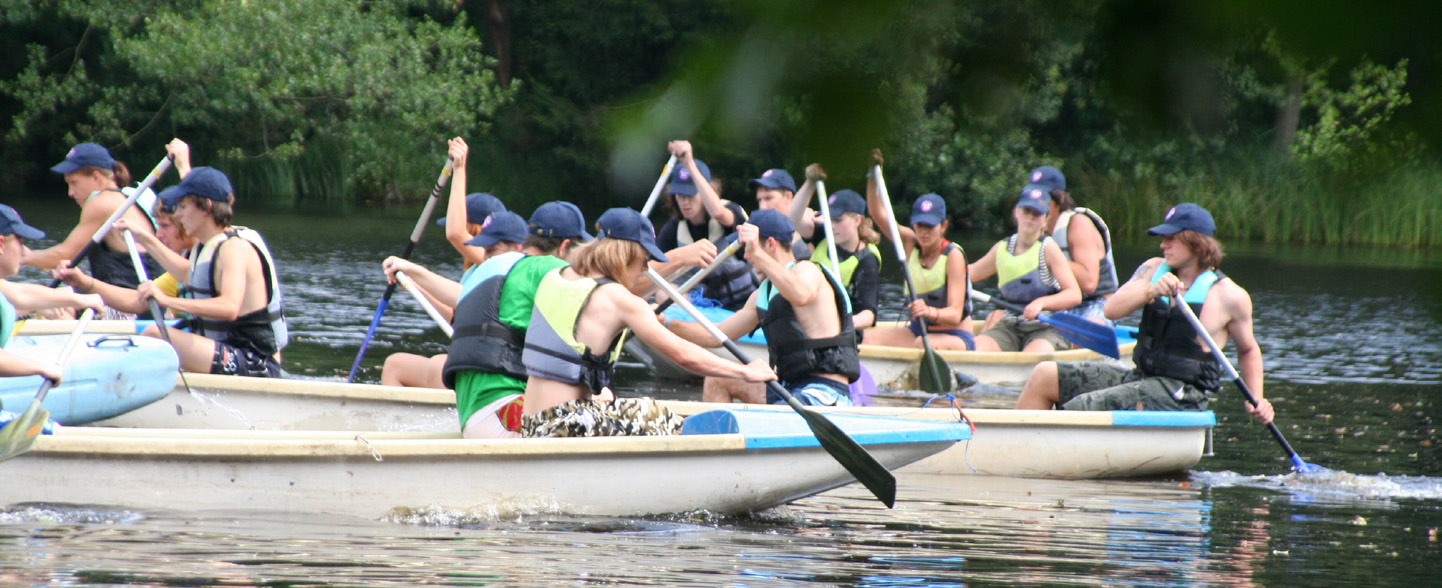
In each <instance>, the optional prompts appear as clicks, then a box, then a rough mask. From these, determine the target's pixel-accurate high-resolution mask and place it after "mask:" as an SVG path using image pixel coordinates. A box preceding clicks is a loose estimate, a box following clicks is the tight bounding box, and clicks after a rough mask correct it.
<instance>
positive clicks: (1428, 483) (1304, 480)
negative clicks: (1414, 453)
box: [1191, 469, 1442, 504]
mask: <svg viewBox="0 0 1442 588" xmlns="http://www.w3.org/2000/svg"><path fill="white" fill-rule="evenodd" d="M1191 476H1192V479H1193V480H1194V481H1196V482H1199V483H1200V484H1201V485H1204V486H1208V487H1212V488H1225V487H1250V488H1261V489H1266V490H1272V491H1276V492H1280V493H1284V494H1288V495H1291V496H1292V497H1294V498H1296V499H1300V500H1305V501H1308V502H1317V503H1324V504H1325V503H1338V504H1353V503H1356V502H1377V501H1382V502H1385V501H1392V500H1442V478H1435V477H1429V476H1389V475H1387V474H1380V473H1379V474H1375V475H1361V474H1353V473H1349V472H1344V471H1341V470H1328V469H1324V470H1323V471H1321V472H1317V473H1310V474H1298V473H1290V474H1283V475H1276V476H1247V475H1242V474H1238V473H1235V472H1231V471H1222V472H1192V473H1191Z"/></svg>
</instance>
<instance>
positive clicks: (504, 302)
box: [442, 201, 591, 439]
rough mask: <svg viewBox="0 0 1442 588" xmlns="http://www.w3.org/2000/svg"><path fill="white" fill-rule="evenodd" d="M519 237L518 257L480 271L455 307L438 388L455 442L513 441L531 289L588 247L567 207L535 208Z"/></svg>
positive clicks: (495, 259) (581, 222) (494, 261)
mask: <svg viewBox="0 0 1442 588" xmlns="http://www.w3.org/2000/svg"><path fill="white" fill-rule="evenodd" d="M527 232H528V234H527V235H526V237H525V242H524V246H523V247H522V249H521V250H520V251H519V252H517V253H516V254H510V253H507V254H502V255H496V256H490V257H488V258H487V259H486V261H485V263H482V264H481V268H482V270H481V271H483V272H484V273H486V274H488V275H489V277H486V278H484V280H483V281H482V282H481V283H480V284H479V285H478V286H477V287H476V288H475V289H473V290H471V291H470V292H469V293H467V294H465V295H464V296H462V297H461V301H460V303H459V304H457V305H456V312H455V321H454V325H455V334H454V335H453V337H452V338H451V346H450V350H449V353H448V354H447V356H446V361H445V365H444V369H443V372H442V380H443V383H444V384H445V386H446V387H447V388H450V389H452V390H455V391H456V412H457V413H459V415H460V419H461V435H462V436H463V437H466V438H468V439H474V438H504V437H519V436H520V425H521V422H520V421H521V407H522V402H521V399H522V398H523V395H524V394H525V392H526V380H527V378H528V375H527V374H526V367H525V365H524V364H523V363H522V362H521V356H522V353H523V352H524V345H525V341H526V329H527V328H529V327H530V324H531V312H532V310H533V309H534V308H535V305H536V304H535V301H536V289H537V287H538V286H539V285H540V282H541V278H542V277H543V276H545V275H546V274H547V273H549V272H550V271H551V270H553V269H556V268H560V267H565V266H566V265H567V263H568V260H569V259H570V256H571V255H572V254H573V253H575V250H576V249H577V247H578V246H579V245H581V244H583V243H586V242H588V241H590V240H591V235H590V233H587V232H586V220H585V217H584V216H583V215H582V214H581V210H580V209H579V208H576V205H574V204H571V203H569V202H560V201H554V202H547V203H545V204H542V205H541V206H539V207H537V208H536V211H535V212H534V213H532V214H531V219H530V221H529V223H528V229H527ZM484 235H486V231H484V230H483V231H481V236H484Z"/></svg>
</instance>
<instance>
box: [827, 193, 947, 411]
mask: <svg viewBox="0 0 1442 588" xmlns="http://www.w3.org/2000/svg"><path fill="white" fill-rule="evenodd" d="M816 197H817V199H819V200H820V201H821V230H822V231H823V232H824V234H825V235H826V253H827V257H828V259H829V260H830V261H831V275H833V276H836V279H837V280H838V281H839V280H841V262H840V259H841V258H840V257H839V256H837V255H836V229H835V228H834V227H832V226H831V203H830V202H829V201H828V199H827V197H826V181H825V180H816ZM929 344H930V343H929V342H928V345H929ZM859 365H860V366H861V375H860V376H858V377H857V378H856V381H855V382H852V383H851V385H849V386H847V389H848V390H849V391H850V392H851V403H852V404H855V405H857V406H871V397H872V396H875V395H876V378H874V377H872V376H871V370H869V369H867V368H866V364H864V363H863V364H859Z"/></svg>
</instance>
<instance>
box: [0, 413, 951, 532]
mask: <svg viewBox="0 0 1442 588" xmlns="http://www.w3.org/2000/svg"><path fill="white" fill-rule="evenodd" d="M833 422H835V423H836V424H837V426H839V427H840V428H841V429H842V430H844V431H846V432H847V433H848V434H849V435H850V436H851V437H852V438H853V439H855V440H856V441H857V442H858V443H860V444H862V445H863V446H865V447H866V448H867V451H869V452H870V453H871V454H872V455H873V456H875V457H876V459H877V460H878V461H879V462H880V463H881V464H882V465H884V466H885V467H887V468H888V469H895V468H898V467H901V466H904V465H907V464H909V463H912V462H915V461H917V460H920V459H923V458H925V457H928V456H930V455H933V454H935V453H937V452H939V451H942V450H944V449H946V448H948V447H950V446H952V445H953V444H955V443H956V442H957V441H961V440H964V439H967V438H968V437H969V436H970V432H969V431H968V429H967V428H966V427H964V426H961V425H958V424H956V423H935V422H925V421H920V420H913V419H895V418H885V417H874V416H863V415H838V416H837V417H835V418H833ZM0 467H4V468H7V469H8V470H9V471H11V472H12V473H15V472H24V473H25V475H24V483H23V484H19V483H16V484H5V485H4V487H3V488H0V504H13V503H17V502H32V501H43V502H47V503H54V502H64V503H85V504H109V505H118V506H124V507H133V508H164V509H181V510H212V509H223V510H234V509H245V510H250V509H262V510H281V511H291V512H306V513H312V512H325V513H338V514H346V515H353V516H363V517H371V518H376V517H382V516H385V515H386V514H388V513H392V512H395V510H396V509H425V508H441V509H447V510H454V509H475V508H484V509H486V510H487V511H488V512H495V511H497V510H500V511H503V512H510V511H517V510H519V511H522V512H527V511H532V512H533V511H537V510H540V511H544V512H561V513H569V514H581V515H605V516H635V515H650V514H662V513H677V512H690V511H698V510H705V511H710V512H713V513H720V514H735V513H742V512H751V511H756V510H762V509H766V508H770V507H774V506H777V505H781V504H785V503H787V502H790V501H792V500H797V499H800V498H804V497H806V496H811V495H813V494H816V493H819V492H824V491H826V490H829V489H832V488H836V487H838V486H843V485H845V484H848V483H851V482H852V481H854V478H853V477H852V476H851V474H850V473H848V472H847V471H846V470H845V469H844V468H843V467H842V466H841V465H840V464H838V463H837V461H836V460H835V459H834V458H832V457H831V455H830V454H829V453H827V452H826V450H825V449H823V448H821V447H820V445H819V444H818V443H817V441H816V438H815V436H813V435H812V434H811V431H810V430H809V429H808V428H807V426H806V424H805V422H804V421H803V420H802V419H801V418H800V416H799V415H797V414H795V413H792V412H778V411H751V410H712V411H708V412H705V413H701V414H697V415H693V416H690V417H689V418H687V421H686V428H685V431H684V432H683V434H681V435H676V436H667V437H592V438H570V439H461V438H459V437H458V436H457V434H456V433H454V432H450V433H415V432H412V433H387V432H380V431H366V432H355V431H249V430H193V429H115V428H102V427H66V428H63V429H60V430H59V431H57V432H56V434H55V435H42V436H41V437H40V438H39V439H37V441H36V443H35V447H34V448H33V449H32V450H30V451H29V452H26V453H23V454H21V455H19V456H17V457H15V458H14V459H12V460H10V461H8V462H6V463H5V464H3V465H0Z"/></svg>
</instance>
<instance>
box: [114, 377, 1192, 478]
mask: <svg viewBox="0 0 1442 588" xmlns="http://www.w3.org/2000/svg"><path fill="white" fill-rule="evenodd" d="M187 377H188V378H189V379H190V386H191V388H192V389H193V390H194V391H195V393H194V394H193V395H192V394H189V393H186V391H185V389H184V388H180V387H177V388H176V389H174V390H173V391H172V393H171V395H170V396H169V397H167V398H166V399H164V400H162V401H160V402H157V403H155V404H152V405H149V406H146V407H143V408H141V409H139V410H136V411H132V412H130V413H127V414H123V415H119V416H116V417H114V418H111V419H107V420H105V421H101V422H99V423H96V424H97V425H103V426H117V427H158V428H214V429H237V428H239V429H249V428H255V429H277V430H287V429H328V430H372V431H409V432H434V433H450V434H455V433H456V432H457V431H459V429H460V422H459V421H460V420H459V417H457V415H456V411H455V394H454V393H453V392H451V391H450V390H442V389H424V388H401V387H394V386H376V385H369V384H346V383H344V382H340V381H322V380H289V379H287V380H277V379H266V378H237V377H233V376H213V375H202V374H191V375H188V376H187ZM662 404H664V405H666V406H668V407H670V408H671V409H672V410H675V411H676V412H678V413H680V414H683V415H689V414H696V413H698V412H702V411H705V410H709V409H712V408H715V407H716V406H718V405H715V404H706V403H700V402H680V401H663V402H662ZM726 407H727V408H729V409H732V410H751V411H789V410H790V409H788V408H786V407H780V406H765V405H742V404H731V405H726ZM818 410H822V411H823V412H827V411H829V412H847V413H853V414H865V415H877V416H892V417H905V418H908V419H917V420H930V421H943V422H956V421H957V414H956V412H955V411H953V410H951V409H942V408H928V409H915V408H895V407H868V408H847V409H818ZM965 412H966V416H967V417H969V418H970V419H971V420H972V422H973V423H975V424H976V435H975V436H974V438H973V439H971V440H970V441H968V442H964V443H958V444H957V445H956V446H954V447H952V448H950V449H948V450H946V451H944V452H942V453H940V454H938V455H937V456H935V457H931V458H928V459H926V460H924V461H922V462H919V463H917V464H914V465H911V466H908V467H907V468H906V469H905V470H904V471H907V472H912V471H919V472H934V473H946V474H986V475H1001V476H1025V477H1038V478H1072V479H1097V478H1121V477H1144V476H1153V475H1161V474H1168V473H1176V472H1183V471H1186V470H1187V469H1189V468H1191V467H1192V466H1195V465H1196V464H1197V462H1198V461H1200V460H1201V458H1202V456H1203V455H1204V454H1210V447H1211V433H1212V427H1213V426H1214V425H1215V424H1216V416H1215V415H1214V414H1213V413H1212V412H1211V411H1201V412H1166V411H1152V412H1135V411H1117V412H1081V411H1053V410H1043V411H1028V410H1008V409H977V408H968V409H966V410H965Z"/></svg>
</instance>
